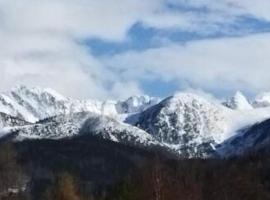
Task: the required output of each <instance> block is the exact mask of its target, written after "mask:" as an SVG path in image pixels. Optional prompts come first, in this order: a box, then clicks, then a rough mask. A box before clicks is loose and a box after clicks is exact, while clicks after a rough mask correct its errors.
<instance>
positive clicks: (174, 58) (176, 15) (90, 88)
mask: <svg viewBox="0 0 270 200" xmlns="http://www.w3.org/2000/svg"><path fill="white" fill-rule="evenodd" d="M259 1H260V3H257V2H258V1H256V4H255V3H248V2H249V1H244V0H243V1H240V0H236V1H232V0H219V1H212V0H211V1H210V0H201V1H200V0H189V1H186V0H147V1H143V2H142V1H138V0H76V1H75V0H23V1H22V0H0V44H1V48H0V79H1V84H0V90H1V91H3V90H8V89H9V88H10V87H12V86H13V85H16V84H22V83H23V84H26V85H41V86H47V87H53V88H55V89H56V90H59V91H60V92H62V93H64V94H66V95H68V96H76V97H81V98H85V97H94V98H107V97H111V98H114V97H118V98H122V97H126V96H128V95H131V94H134V93H141V92H142V91H141V89H140V87H139V80H140V78H141V77H148V78H157V77H158V78H161V79H165V80H170V79H181V78H182V79H185V80H188V81H189V80H190V81H192V82H194V83H196V84H202V85H203V86H204V87H210V86H211V85H220V86H223V85H224V83H223V82H221V81H222V80H223V81H224V82H225V85H226V84H227V85H226V86H228V87H229V86H231V84H232V83H235V84H237V85H243V86H244V85H246V84H247V85H248V86H250V87H253V88H262V85H263V83H262V82H266V81H265V80H266V79H267V75H266V74H263V73H262V74H260V75H258V77H257V76H256V77H254V78H253V79H252V80H249V79H250V74H252V73H255V72H254V69H255V68H254V66H255V64H257V65H258V63H255V61H254V60H252V59H251V58H252V56H254V57H255V58H256V59H259V60H260V61H261V62H260V63H259V66H260V69H262V70H266V69H267V68H266V65H268V59H267V57H266V56H267V55H266V54H267V53H266V52H267V50H268V42H267V40H268V36H260V37H258V38H257V37H255V38H246V39H239V40H238V39H237V40H221V41H202V42H198V43H191V44H188V45H187V46H178V45H170V46H167V47H164V48H160V49H153V50H149V51H145V52H142V53H136V52H134V53H132V52H129V53H126V54H124V55H119V56H116V57H114V58H108V60H110V62H109V61H106V63H105V64H107V63H109V64H110V65H111V66H112V65H113V67H112V68H108V67H107V66H106V65H104V62H103V61H102V62H101V61H100V60H98V59H97V58H94V57H93V56H92V55H91V53H90V51H89V50H88V49H87V48H86V47H85V46H84V45H83V44H82V43H81V42H82V41H83V40H84V39H86V38H92V37H96V38H100V39H103V40H113V41H124V40H126V39H127V38H126V37H127V32H128V30H129V29H130V27H131V26H132V25H133V24H134V23H136V22H141V23H143V24H144V25H146V26H150V27H156V28H160V29H171V28H177V29H183V30H188V31H200V32H204V33H206V34H207V32H211V31H214V30H216V29H217V28H220V27H219V26H216V24H230V23H233V22H234V19H235V17H237V16H239V15H242V14H243V13H244V14H252V15H254V16H258V17H262V18H264V19H269V18H270V16H269V13H270V12H267V11H269V10H270V9H269V3H268V1H267V0H259ZM168 2H172V3H176V4H177V3H185V4H187V5H191V6H193V7H201V6H207V7H209V8H210V9H211V12H209V13H196V12H189V11H185V12H181V11H177V10H170V9H168V8H167V7H166V5H165V4H166V3H168ZM260 10H262V12H259V11H260ZM249 39H250V40H251V41H249ZM241 41H242V42H241ZM227 44H228V46H227ZM239 45H240V46H239ZM241 45H242V47H241ZM251 47H252V48H254V49H256V50H257V51H258V52H259V53H256V52H254V51H251V50H250V48H251ZM259 47H261V48H259ZM216 49H218V51H217V50H216ZM232 52H233V53H232ZM211 55H213V56H211ZM245 56H247V57H245ZM195 58H196V59H195ZM111 59H112V60H111ZM247 61H248V62H247ZM135 63H136V65H135ZM115 66H117V67H115ZM251 66H252V67H251ZM202 67H203V68H204V70H202ZM233 67H238V68H239V69H244V71H242V72H241V71H240V70H237V71H236V72H234V73H232V71H234V69H233ZM244 67H245V68H244ZM265 68H266V69H265ZM259 71H260V70H259ZM149 72H151V74H149ZM218 74H219V75H218ZM255 75H256V74H255ZM242 76H245V77H246V78H243V77H242ZM253 76H254V74H253ZM259 76H260V77H259ZM261 79H262V80H261ZM258 82H259V83H258ZM240 83H241V84H240ZM108 85H109V87H108ZM268 85H269V84H268V83H265V87H268Z"/></svg>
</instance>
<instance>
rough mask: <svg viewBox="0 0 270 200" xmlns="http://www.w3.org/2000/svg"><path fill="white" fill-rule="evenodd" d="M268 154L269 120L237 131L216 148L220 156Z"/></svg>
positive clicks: (269, 146)
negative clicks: (253, 153)
mask: <svg viewBox="0 0 270 200" xmlns="http://www.w3.org/2000/svg"><path fill="white" fill-rule="evenodd" d="M260 150H262V151H268V152H270V119H268V120H265V121H263V122H260V123H256V124H255V125H252V126H250V127H247V128H244V129H242V130H239V131H238V133H237V134H236V135H235V136H233V137H232V138H230V139H228V140H226V141H225V142H224V143H222V144H221V145H219V146H218V147H217V152H218V154H219V155H220V156H223V157H224V156H225V157H228V156H239V155H243V154H247V153H252V152H257V151H260Z"/></svg>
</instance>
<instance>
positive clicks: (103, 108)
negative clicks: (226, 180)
mask: <svg viewBox="0 0 270 200" xmlns="http://www.w3.org/2000/svg"><path fill="white" fill-rule="evenodd" d="M228 107H230V108H228ZM269 118H270V107H259V108H257V107H255V108H253V109H251V106H250V104H249V103H248V100H247V99H246V98H245V97H244V96H243V95H242V94H241V93H239V92H238V93H236V95H235V96H234V97H233V98H231V100H230V101H228V103H227V106H224V105H223V104H221V103H219V102H218V101H215V100H213V99H210V100H209V99H207V98H204V97H202V96H199V95H196V94H192V93H178V94H175V95H173V96H171V97H168V98H166V99H164V100H162V101H160V99H158V98H153V97H148V96H133V97H130V98H128V99H127V100H122V101H103V102H102V101H96V100H75V99H70V98H66V97H64V96H62V95H60V94H58V93H57V92H55V91H53V90H51V89H42V88H38V87H34V88H27V87H25V86H20V87H16V88H13V89H12V90H11V91H10V92H6V93H2V94H0V137H3V138H4V136H5V138H7V137H6V136H8V138H9V139H10V138H13V140H15V141H22V140H25V139H29V138H30V139H54V140H56V139H59V140H62V139H64V138H74V137H77V136H81V135H87V134H91V135H94V136H97V137H100V138H103V139H106V140H111V141H113V142H117V143H121V144H126V145H131V146H134V147H135V146H136V147H146V148H149V147H153V146H154V147H160V148H163V149H166V150H169V151H171V152H175V153H177V154H178V155H180V156H182V157H188V158H191V157H208V156H212V155H214V154H215V152H216V151H220V150H221V149H222V151H224V152H226V151H230V149H231V145H230V144H229V143H228V142H226V141H229V140H230V139H232V138H234V137H236V135H238V133H239V132H242V131H243V129H244V128H246V127H250V126H252V125H254V124H256V123H259V122H262V121H264V120H267V119H269ZM244 130H245V129H244ZM247 142H248V140H247ZM227 146H228V149H227V150H225V149H226V147H227ZM242 146H243V148H244V147H245V144H243V145H242ZM221 147H222V148H221Z"/></svg>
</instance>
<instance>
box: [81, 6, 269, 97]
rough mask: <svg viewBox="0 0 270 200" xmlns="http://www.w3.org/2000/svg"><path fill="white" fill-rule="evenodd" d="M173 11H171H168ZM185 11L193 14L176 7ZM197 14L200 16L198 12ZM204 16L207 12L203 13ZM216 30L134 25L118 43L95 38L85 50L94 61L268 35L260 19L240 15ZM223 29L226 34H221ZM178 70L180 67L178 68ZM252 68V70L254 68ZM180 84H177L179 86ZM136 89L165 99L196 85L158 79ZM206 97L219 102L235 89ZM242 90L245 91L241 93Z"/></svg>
mask: <svg viewBox="0 0 270 200" xmlns="http://www.w3.org/2000/svg"><path fill="white" fill-rule="evenodd" d="M172 9H175V8H172ZM179 9H184V10H185V11H192V12H197V11H196V10H195V11H194V10H192V9H191V10H190V9H188V8H185V7H183V8H182V7H180V8H179ZM199 12H202V11H201V10H199ZM204 12H207V11H206V10H205V11H204ZM218 26H219V27H220V29H217V30H215V31H213V32H209V33H207V34H205V33H201V32H195V31H185V30H179V29H157V28H153V27H147V26H144V25H143V24H142V23H139V22H138V23H135V24H134V25H132V27H131V28H130V29H129V30H128V32H127V39H126V40H124V41H121V42H111V41H106V40H102V39H97V38H90V39H87V40H86V41H85V44H86V45H87V46H88V48H89V50H90V51H91V53H92V54H93V55H95V56H96V57H104V56H106V57H109V56H113V55H117V54H121V53H124V52H127V51H137V52H142V51H146V50H147V49H154V48H160V47H163V46H166V45H168V43H175V44H187V43H189V42H192V41H199V40H206V39H207V40H211V39H222V38H241V37H246V36H250V35H256V34H260V33H268V32H270V22H269V21H267V20H264V19H259V18H256V17H255V16H249V15H246V16H245V15H243V16H240V17H238V18H237V20H236V21H234V23H233V24H228V25H227V24H226V25H223V24H219V25H218ZM223 26H226V30H223ZM179 67H181V66H179ZM254 67H255V66H254ZM179 82H180V83H179ZM139 84H140V87H141V88H143V90H144V91H145V92H146V93H147V94H149V95H153V96H162V97H165V96H168V95H171V94H173V93H174V92H175V91H182V90H186V89H190V88H193V89H198V90H200V89H201V88H200V85H196V84H194V85H193V84H192V83H189V81H188V80H175V81H174V80H170V81H163V80H160V79H155V80H147V79H141V80H139ZM204 89H205V90H207V92H209V93H214V95H215V96H217V97H220V98H223V97H227V96H230V95H232V94H233V93H234V92H236V90H237V89H236V88H235V87H232V88H221V89H216V88H207V89H206V88H204ZM244 90H245V89H244ZM244 92H245V93H246V95H247V96H249V97H252V96H253V95H255V94H256V91H250V90H248V89H247V90H245V91H244Z"/></svg>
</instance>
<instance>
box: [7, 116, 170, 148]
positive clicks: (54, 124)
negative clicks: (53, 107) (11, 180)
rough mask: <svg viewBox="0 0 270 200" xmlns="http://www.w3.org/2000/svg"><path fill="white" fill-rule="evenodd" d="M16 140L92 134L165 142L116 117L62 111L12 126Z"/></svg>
mask: <svg viewBox="0 0 270 200" xmlns="http://www.w3.org/2000/svg"><path fill="white" fill-rule="evenodd" d="M10 133H11V134H12V133H13V135H14V136H13V140H16V141H22V140H24V139H29V138H32V139H64V138H72V137H76V136H81V135H87V134H91V135H93V136H97V137H100V138H103V139H106V140H111V141H114V142H117V143H122V144H128V145H132V146H141V147H151V146H161V147H162V146H164V147H165V145H163V144H161V143H159V142H158V141H157V140H156V139H154V138H153V137H152V136H151V135H150V134H148V133H147V132H145V131H143V130H141V129H139V128H137V127H134V126H131V125H128V124H125V123H122V122H119V121H117V120H115V119H113V118H110V117H107V116H104V115H99V114H94V113H86V112H81V113H72V114H68V115H58V116H55V117H51V118H48V119H45V120H42V121H39V122H37V123H35V124H30V125H23V126H19V127H14V128H11V129H10Z"/></svg>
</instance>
